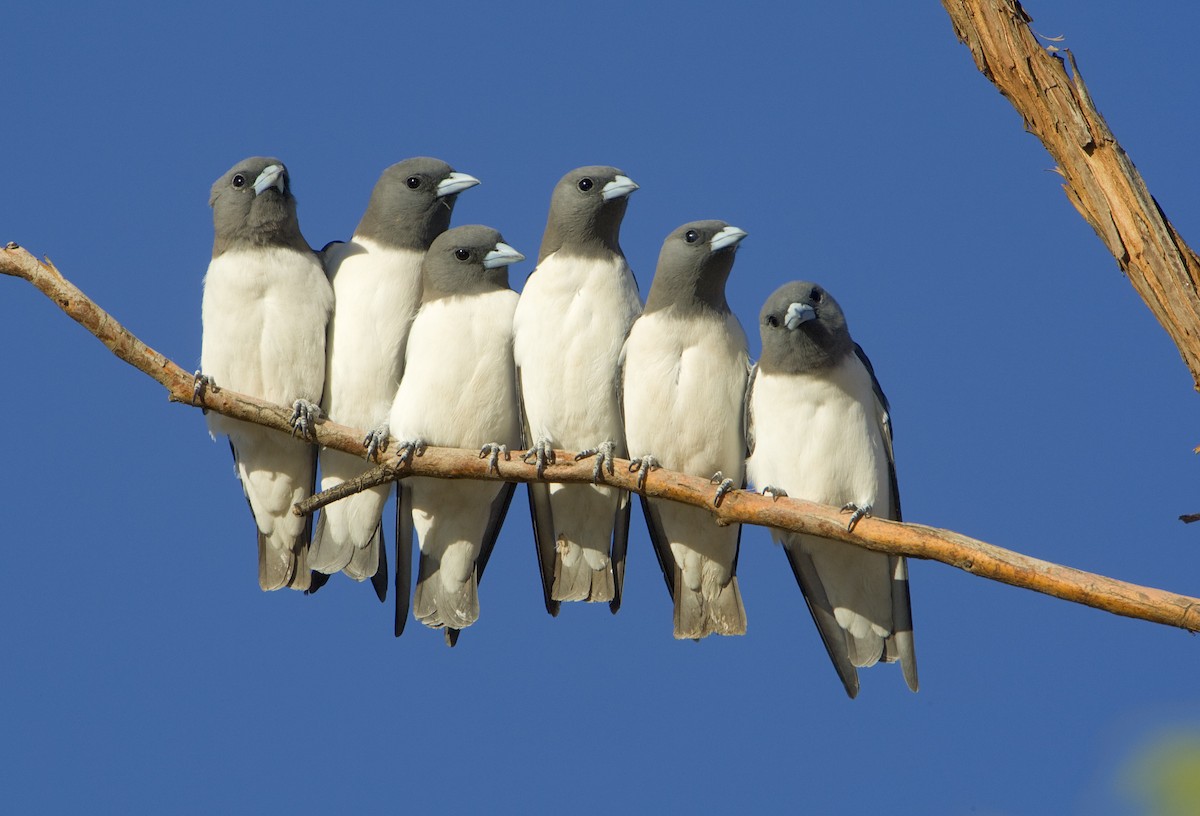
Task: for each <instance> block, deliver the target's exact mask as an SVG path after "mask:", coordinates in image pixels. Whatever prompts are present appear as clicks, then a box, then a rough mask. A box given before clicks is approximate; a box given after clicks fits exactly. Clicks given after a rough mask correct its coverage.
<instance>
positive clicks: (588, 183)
mask: <svg viewBox="0 0 1200 816" xmlns="http://www.w3.org/2000/svg"><path fill="white" fill-rule="evenodd" d="M595 186H596V182H594V181H592V180H591V179H590V178H581V179H580V180H579V189H580V190H583V191H584V192H585V193H586V192H587V191H588V190H590V189H592V188H593V187H595Z"/></svg>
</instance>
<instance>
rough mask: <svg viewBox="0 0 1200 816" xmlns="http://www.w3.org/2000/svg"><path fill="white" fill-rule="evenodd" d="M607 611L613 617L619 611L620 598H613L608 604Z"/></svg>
mask: <svg viewBox="0 0 1200 816" xmlns="http://www.w3.org/2000/svg"><path fill="white" fill-rule="evenodd" d="M608 611H609V612H611V613H613V614H614V615H615V614H617V613H618V612H620V611H621V599H620V597H617V598H613V599H612V600H611V601H609V602H608Z"/></svg>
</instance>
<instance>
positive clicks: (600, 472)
mask: <svg viewBox="0 0 1200 816" xmlns="http://www.w3.org/2000/svg"><path fill="white" fill-rule="evenodd" d="M616 447H617V446H616V445H614V444H613V441H612V440H611V439H609V440H606V441H604V442H601V443H600V444H599V445H597V446H596V447H594V448H588V449H587V450H584V451H580V452H579V453H577V454H576V455H575V461H576V462H579V461H581V460H583V459H587V458H588V457H589V456H595V457H596V465H595V467H593V468H592V484H600V482H602V481H604V469H605V466H606V465H607V466H608V475H609V476H612V475H613V473H614V470H613V451H614V450H615V449H616Z"/></svg>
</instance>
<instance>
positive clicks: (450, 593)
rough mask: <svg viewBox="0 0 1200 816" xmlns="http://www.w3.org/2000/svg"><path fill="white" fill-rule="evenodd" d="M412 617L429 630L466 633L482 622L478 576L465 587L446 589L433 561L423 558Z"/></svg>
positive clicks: (470, 578)
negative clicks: (437, 629)
mask: <svg viewBox="0 0 1200 816" xmlns="http://www.w3.org/2000/svg"><path fill="white" fill-rule="evenodd" d="M413 615H415V616H416V618H417V620H419V621H421V622H422V623H424V624H425V625H426V626H431V627H434V628H439V627H442V626H446V627H451V628H454V629H463V628H465V627H467V626H470V625H471V624H472V623H474V622H475V621H476V620H478V619H479V585H478V581H477V578H476V573H474V572H472V573H471V576H470V577H469V578H468V579H467V580H466V581H464V582H463V584H462V586H460V587H457V588H454V589H447V588H446V586H445V585H444V584H443V583H442V581H441V578H440V577H439V576H438V571H437V567H436V565H435V564H434V563H433V559H432V558H428V557H426V556H425V554H424V553H422V554H421V561H420V567H419V570H418V576H417V589H416V592H414V593H413Z"/></svg>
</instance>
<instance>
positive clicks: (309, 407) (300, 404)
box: [288, 399, 321, 441]
mask: <svg viewBox="0 0 1200 816" xmlns="http://www.w3.org/2000/svg"><path fill="white" fill-rule="evenodd" d="M320 418H321V406H319V405H317V404H316V403H315V402H309V401H308V400H306V399H298V400H296V401H295V402H293V403H292V416H291V418H290V419H289V420H288V422H289V423H290V424H291V426H292V436H295V435H296V434H297V433H299V434H300V436H301V437H303V438H304V439H311V440H313V441H316V436H315V431H316V427H317V420H318V419H320Z"/></svg>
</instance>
